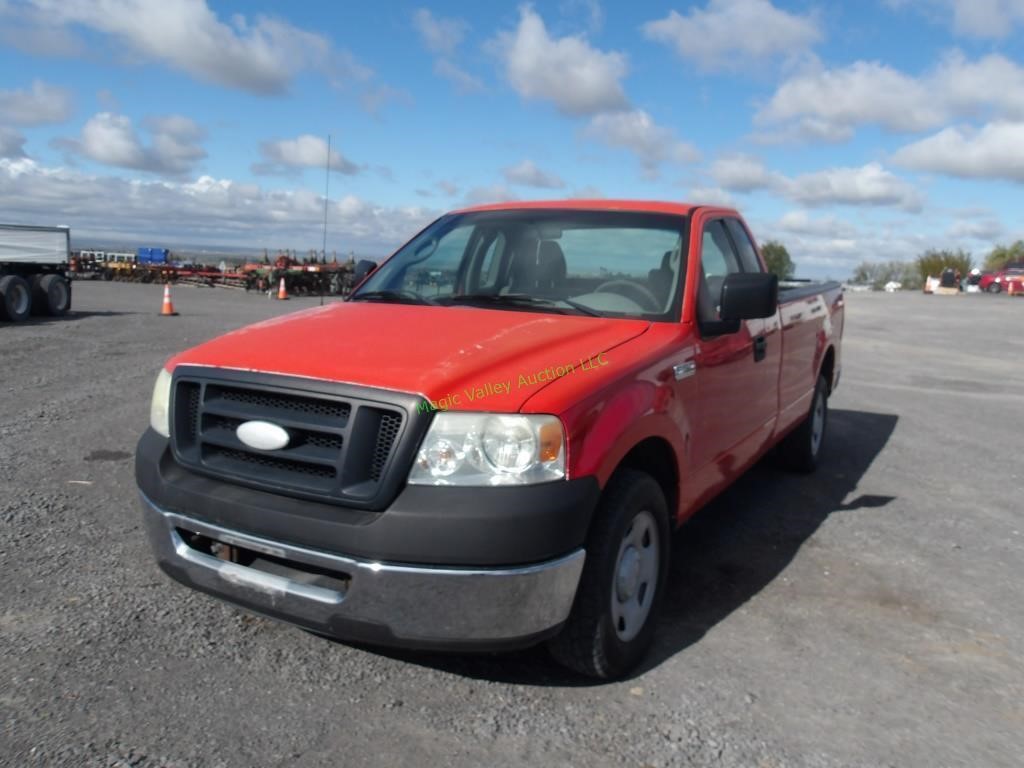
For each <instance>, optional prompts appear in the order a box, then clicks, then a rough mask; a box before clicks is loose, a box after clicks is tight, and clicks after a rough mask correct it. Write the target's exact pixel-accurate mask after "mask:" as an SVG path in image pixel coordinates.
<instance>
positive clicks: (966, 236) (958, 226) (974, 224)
mask: <svg viewBox="0 0 1024 768" xmlns="http://www.w3.org/2000/svg"><path fill="white" fill-rule="evenodd" d="M1004 232H1005V230H1004V228H1003V225H1002V223H1001V222H1000V221H999V220H998V219H997V218H995V217H994V216H992V215H991V214H987V215H986V214H982V215H978V214H973V215H970V216H964V218H961V219H958V220H957V221H954V222H953V223H952V224H951V225H950V227H949V229H948V230H947V234H948V235H949V237H951V238H953V239H954V240H981V241H984V242H986V243H991V242H993V241H995V240H997V239H998V238H1000V237H1001V236H1002V235H1003V233H1004Z"/></svg>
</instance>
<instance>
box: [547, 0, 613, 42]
mask: <svg viewBox="0 0 1024 768" xmlns="http://www.w3.org/2000/svg"><path fill="white" fill-rule="evenodd" d="M558 8H559V11H561V13H562V15H563V16H572V15H576V14H579V15H582V16H583V19H584V21H585V22H586V24H587V29H588V30H589V31H590V32H591V34H595V33H597V32H600V31H601V27H603V26H604V9H603V8H601V3H600V2H599V1H598V0H562V2H561V3H559V6H558Z"/></svg>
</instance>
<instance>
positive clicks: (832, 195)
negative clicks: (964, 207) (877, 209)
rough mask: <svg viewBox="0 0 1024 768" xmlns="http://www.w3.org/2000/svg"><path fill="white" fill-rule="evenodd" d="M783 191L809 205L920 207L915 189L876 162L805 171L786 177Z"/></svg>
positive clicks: (917, 208) (918, 208) (789, 196)
mask: <svg viewBox="0 0 1024 768" xmlns="http://www.w3.org/2000/svg"><path fill="white" fill-rule="evenodd" d="M782 192H783V194H785V195H786V197H788V198H790V199H791V200H794V201H796V202H797V203H800V204H801V205H808V206H819V205H832V204H839V205H873V206H897V207H900V208H903V209H904V210H907V211H914V212H916V211H920V210H921V198H920V196H919V195H918V193H917V190H915V189H914V187H913V186H911V185H910V184H909V183H908V182H906V181H905V180H903V179H901V178H899V177H898V176H896V175H894V174H893V173H891V172H890V171H887V170H886V169H885V168H883V167H882V166H881V164H879V163H868V164H867V165H863V166H860V167H858V168H828V169H826V170H823V171H816V172H814V173H806V174H803V175H801V176H796V177H794V178H791V179H787V180H786V181H785V182H784V183H783V185H782Z"/></svg>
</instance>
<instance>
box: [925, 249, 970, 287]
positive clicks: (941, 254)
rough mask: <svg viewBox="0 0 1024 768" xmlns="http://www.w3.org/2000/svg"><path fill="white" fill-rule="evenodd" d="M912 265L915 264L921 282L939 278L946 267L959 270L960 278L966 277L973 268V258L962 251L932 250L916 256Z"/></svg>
mask: <svg viewBox="0 0 1024 768" xmlns="http://www.w3.org/2000/svg"><path fill="white" fill-rule="evenodd" d="M914 263H915V264H917V271H918V273H919V274H920V275H921V279H922V280H924V279H925V278H928V277H939V276H940V275H941V274H942V270H944V269H945V268H946V267H952V268H953V269H956V270H959V271H960V275H961V277H967V273H968V272H970V271H971V269H973V268H974V258H973V257H972V256H971V254H970V253H968V252H967V251H965V250H963V249H960V250H957V251H950V250H944V251H938V250H935V249H934V248H933V249H931V250H928V251H925V252H924V253H922V254H921V255H920V256H918V257H917V260H916V261H915V262H914Z"/></svg>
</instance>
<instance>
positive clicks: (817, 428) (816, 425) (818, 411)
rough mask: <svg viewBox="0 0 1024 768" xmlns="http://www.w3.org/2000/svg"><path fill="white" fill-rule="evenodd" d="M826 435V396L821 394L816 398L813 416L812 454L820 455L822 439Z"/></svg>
mask: <svg viewBox="0 0 1024 768" xmlns="http://www.w3.org/2000/svg"><path fill="white" fill-rule="evenodd" d="M824 433H825V395H824V393H822V392H819V393H818V395H817V397H815V398H814V413H813V415H812V416H811V453H813V454H814V455H815V456H817V455H818V449H819V448H820V447H821V438H822V435H823V434H824Z"/></svg>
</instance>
